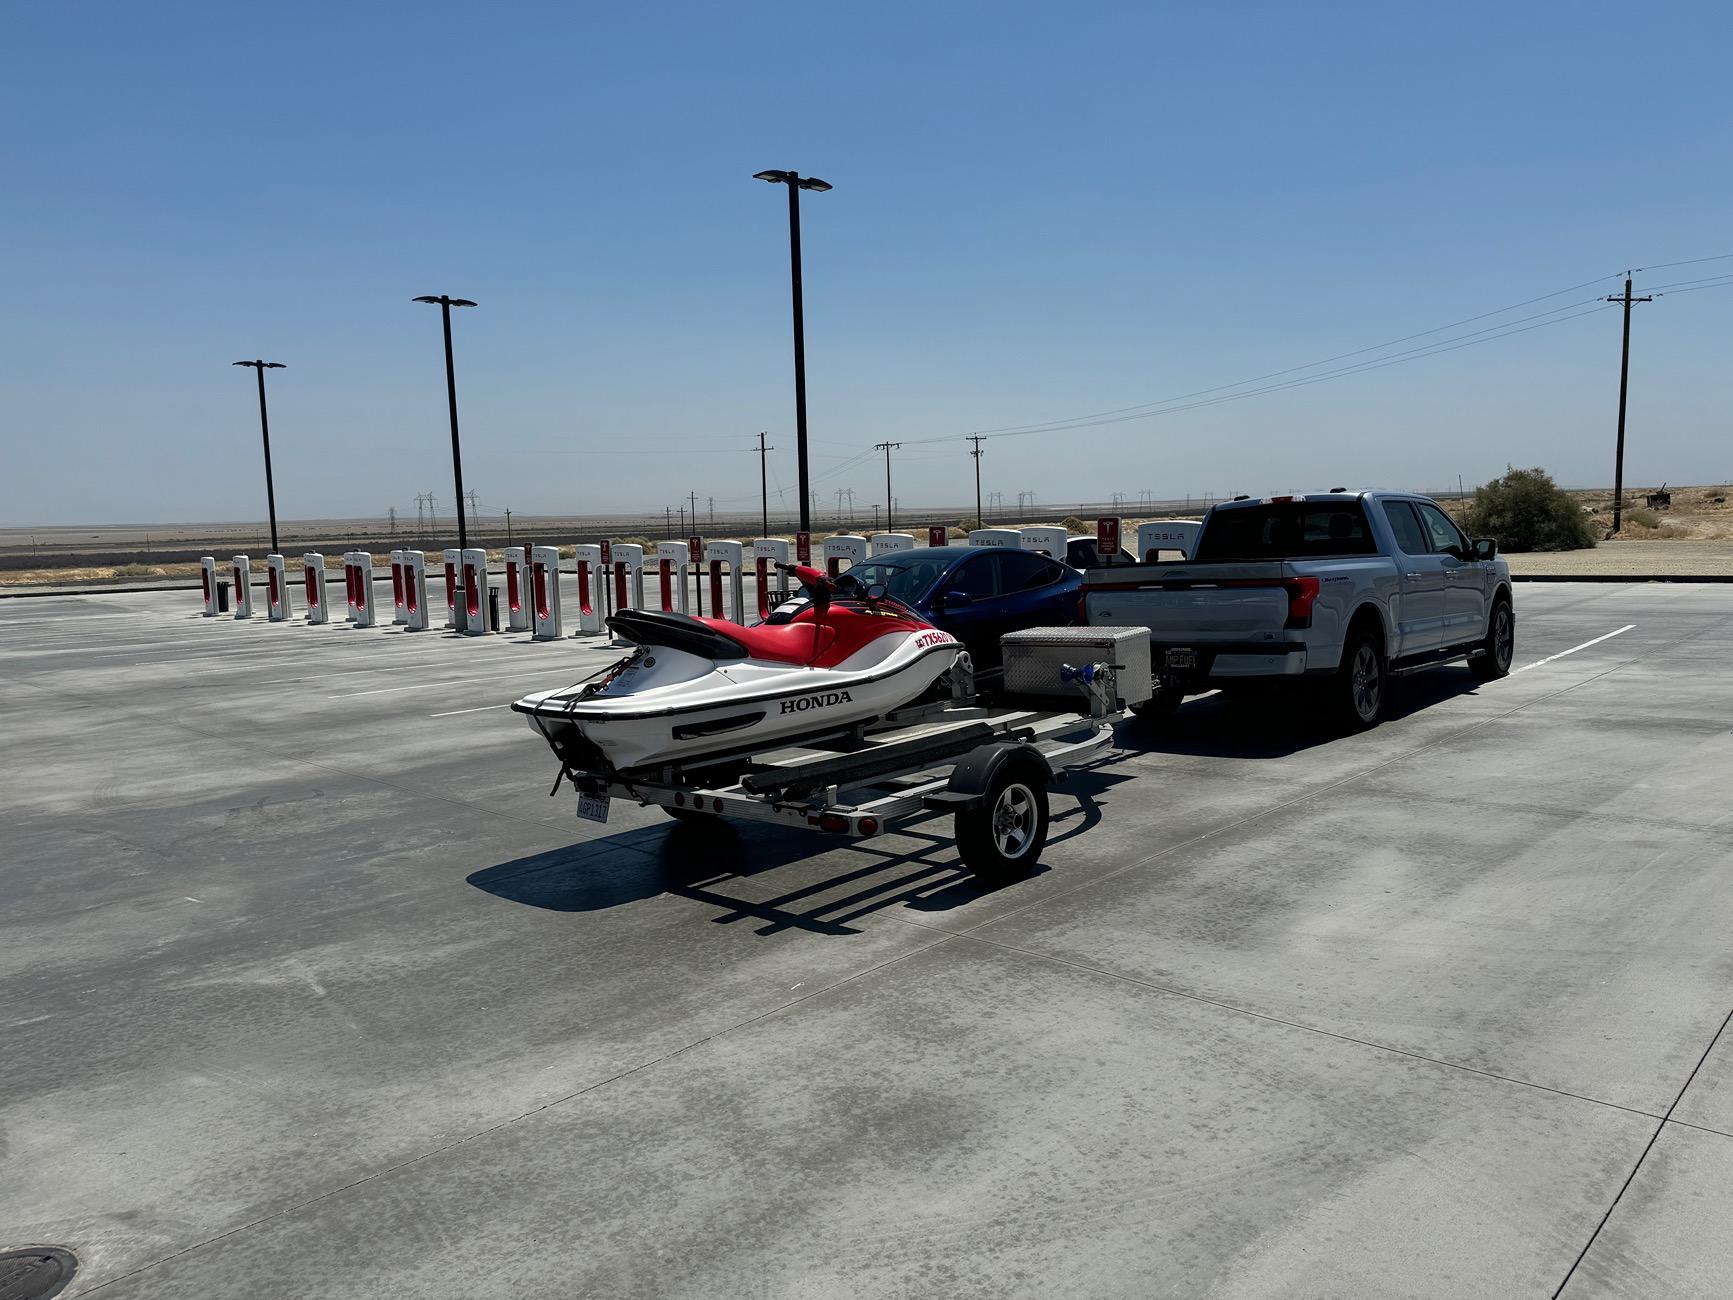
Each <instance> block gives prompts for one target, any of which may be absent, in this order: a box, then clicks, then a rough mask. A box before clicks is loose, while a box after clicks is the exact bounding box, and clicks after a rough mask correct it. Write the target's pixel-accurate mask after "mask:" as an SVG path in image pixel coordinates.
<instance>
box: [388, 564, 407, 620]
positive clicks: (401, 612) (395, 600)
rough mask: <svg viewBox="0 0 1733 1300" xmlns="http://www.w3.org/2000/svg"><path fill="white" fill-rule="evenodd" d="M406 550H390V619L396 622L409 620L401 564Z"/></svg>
mask: <svg viewBox="0 0 1733 1300" xmlns="http://www.w3.org/2000/svg"><path fill="white" fill-rule="evenodd" d="M407 553H408V552H406V551H393V552H391V621H392V622H393V623H396V624H400V625H401V624H404V623H407V622H409V596H408V593H407V592H405V591H404V587H403V579H404V574H403V566H404V564H405V563H407V561H405V560H404V558H403V557H404V556H405V555H406V554H407Z"/></svg>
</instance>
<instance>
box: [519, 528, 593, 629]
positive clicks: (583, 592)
mask: <svg viewBox="0 0 1733 1300" xmlns="http://www.w3.org/2000/svg"><path fill="white" fill-rule="evenodd" d="M536 549H537V550H538V551H541V550H547V549H548V548H547V547H543V546H538V547H537V548H536ZM572 562H573V564H574V565H575V567H576V568H577V571H578V630H577V633H576V635H578V636H593V635H594V634H595V633H597V632H600V631H601V630H602V587H603V586H604V585H605V583H606V582H607V574H606V573H605V572H604V571H603V569H602V548H601V547H599V546H574V547H572ZM556 599H557V598H556Z"/></svg>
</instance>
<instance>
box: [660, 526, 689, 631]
mask: <svg viewBox="0 0 1733 1300" xmlns="http://www.w3.org/2000/svg"><path fill="white" fill-rule="evenodd" d="M690 554H691V552H690V551H689V550H688V549H687V546H686V543H685V542H657V543H656V587H657V593H658V595H659V596H660V599H661V604H660V605H659V608H660V609H661V610H662V612H663V613H664V614H673V613H681V614H684V613H685V612H686V608H687V605H688V600H687V597H686V562H687V559H688V557H689V556H690Z"/></svg>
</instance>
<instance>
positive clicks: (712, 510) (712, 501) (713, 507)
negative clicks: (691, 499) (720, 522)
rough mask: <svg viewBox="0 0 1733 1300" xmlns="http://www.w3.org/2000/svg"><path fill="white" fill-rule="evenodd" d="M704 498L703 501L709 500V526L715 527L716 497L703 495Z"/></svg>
mask: <svg viewBox="0 0 1733 1300" xmlns="http://www.w3.org/2000/svg"><path fill="white" fill-rule="evenodd" d="M704 499H705V501H707V502H709V510H710V526H711V527H712V528H714V527H716V498H715V497H705V498H704Z"/></svg>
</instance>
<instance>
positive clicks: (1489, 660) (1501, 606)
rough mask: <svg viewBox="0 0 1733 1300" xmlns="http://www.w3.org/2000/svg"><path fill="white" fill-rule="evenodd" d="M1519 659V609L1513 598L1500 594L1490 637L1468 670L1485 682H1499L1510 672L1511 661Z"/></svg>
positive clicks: (1493, 610) (1494, 604) (1489, 625)
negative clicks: (1512, 606)
mask: <svg viewBox="0 0 1733 1300" xmlns="http://www.w3.org/2000/svg"><path fill="white" fill-rule="evenodd" d="M1514 658H1516V611H1515V610H1513V609H1511V607H1510V598H1509V597H1508V596H1500V597H1499V598H1498V599H1497V600H1495V601H1493V602H1492V619H1491V621H1490V622H1489V624H1488V626H1487V629H1486V640H1484V641H1482V642H1481V643H1480V653H1479V654H1477V655H1475V656H1474V658H1472V659H1470V660H1469V661H1468V671H1469V672H1471V673H1473V674H1474V675H1475V676H1476V677H1478V678H1479V679H1480V680H1481V681H1483V682H1490V681H1496V680H1497V679H1498V678H1500V677H1507V676H1509V675H1510V661H1511V660H1512V659H1514Z"/></svg>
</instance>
